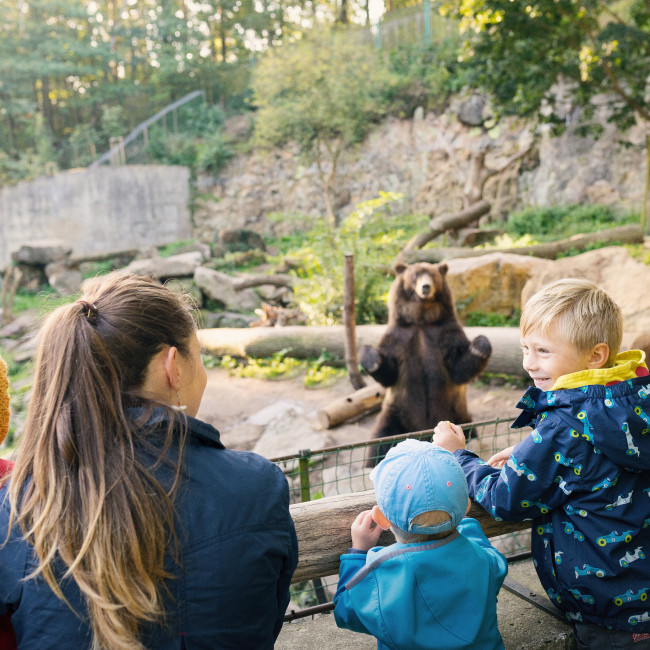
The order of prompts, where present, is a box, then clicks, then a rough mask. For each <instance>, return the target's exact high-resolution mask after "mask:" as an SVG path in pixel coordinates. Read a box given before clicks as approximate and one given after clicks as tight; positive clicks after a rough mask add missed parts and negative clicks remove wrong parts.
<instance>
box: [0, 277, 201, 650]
mask: <svg viewBox="0 0 650 650" xmlns="http://www.w3.org/2000/svg"><path fill="white" fill-rule="evenodd" d="M195 327H196V325H195V322H194V319H193V317H192V314H191V310H190V306H189V304H188V303H187V302H186V301H185V300H184V299H183V297H182V296H180V295H179V294H176V293H174V292H173V291H171V290H170V289H168V288H166V287H164V286H162V285H160V284H158V283H156V282H154V281H152V280H150V279H148V278H142V277H137V276H128V275H113V276H107V277H106V278H100V279H96V280H94V281H92V282H91V283H90V284H89V285H88V287H87V288H86V289H84V291H83V295H82V296H81V298H80V299H79V300H78V301H77V302H74V303H71V304H68V305H64V306H62V307H59V308H58V309H57V310H55V311H54V312H52V313H51V314H50V315H49V316H48V317H47V319H46V320H45V322H44V324H43V326H42V328H41V330H40V333H39V343H38V349H37V354H36V361H35V368H34V384H33V392H32V397H31V400H30V405H29V409H28V412H27V418H26V421H25V426H24V431H23V434H22V436H21V440H20V447H19V450H18V453H17V458H16V465H15V468H14V470H13V473H12V477H11V482H10V487H9V498H10V501H11V522H12V524H13V523H15V522H17V523H18V525H20V527H21V529H22V531H23V533H24V535H25V537H26V538H27V539H28V540H29V542H30V543H31V544H33V546H34V550H35V552H36V555H37V556H38V561H39V565H38V568H37V569H36V570H35V571H34V573H33V574H32V575H31V576H28V577H27V579H29V578H31V577H33V576H34V575H38V574H42V575H43V577H44V579H45V580H46V581H47V583H48V584H49V586H50V587H51V588H52V590H53V591H54V592H55V593H56V594H57V596H58V597H60V598H62V599H64V596H63V593H62V591H61V589H60V586H59V584H58V581H59V580H60V579H61V577H62V576H61V575H57V572H56V571H55V568H54V567H55V561H56V560H57V558H60V559H61V560H62V561H63V563H64V564H65V567H66V571H65V576H70V577H72V578H73V579H74V581H75V582H76V584H77V585H78V587H79V589H80V590H81V592H82V593H83V595H84V597H85V599H86V602H87V605H88V616H89V621H90V625H91V628H92V632H93V648H95V649H99V648H104V649H109V648H110V649H111V650H113V649H118V648H119V649H121V648H124V649H125V650H126V649H127V648H128V649H129V650H132V649H133V648H141V647H142V645H141V643H140V641H139V629H140V626H141V624H142V623H144V622H158V623H160V622H162V621H163V619H164V615H165V612H164V606H163V596H164V592H165V586H164V585H165V580H166V579H167V578H169V577H170V575H169V573H168V571H166V569H165V567H164V558H165V552H166V550H168V548H169V543H170V540H171V539H174V505H173V499H174V492H175V487H176V485H177V482H178V478H179V476H180V474H179V472H180V469H179V468H180V462H178V463H176V466H175V468H174V469H173V470H172V472H171V473H172V476H173V480H171V481H169V483H171V484H167V482H166V484H165V485H163V484H162V483H161V482H160V480H158V479H157V478H156V477H155V476H154V471H153V470H154V469H155V468H156V466H157V465H158V463H159V462H160V461H162V460H164V459H165V456H166V454H167V452H168V451H169V449H170V448H171V446H172V442H173V437H174V435H175V434H174V430H178V428H177V427H175V423H176V422H179V421H182V420H183V418H182V417H181V416H179V415H178V414H177V413H176V412H175V411H174V410H173V409H171V408H168V407H165V406H164V405H160V404H152V403H151V401H149V400H147V399H146V398H145V397H143V396H142V395H141V394H140V392H139V391H140V388H141V387H142V385H143V382H144V380H145V376H146V372H147V369H148V366H149V363H150V361H151V360H152V358H153V357H154V355H155V354H157V353H158V352H159V351H160V350H162V349H164V348H165V346H174V347H176V348H178V350H179V353H180V354H182V355H184V356H186V355H188V354H189V350H188V345H189V342H190V339H191V336H192V333H193V332H194V330H195ZM156 406H163V408H166V409H167V411H168V418H167V419H166V423H167V425H166V427H163V428H164V432H163V434H162V438H161V434H160V429H158V431H159V433H158V441H157V443H156V444H154V443H153V441H152V436H153V435H154V432H153V429H152V426H145V422H146V421H147V419H151V414H152V413H153V408H154V407H156ZM132 407H144V408H141V409H139V410H138V411H137V412H138V413H139V414H140V417H138V418H135V419H134V417H133V411H129V409H130V408H132ZM180 428H181V431H182V432H184V427H180ZM183 436H184V433H182V434H181V441H180V446H181V449H182V437H183ZM143 449H145V450H148V451H149V452H151V451H152V450H154V449H155V450H156V453H155V455H153V456H151V455H147V454H143V453H140V452H141V451H142V450H143ZM147 459H148V460H147Z"/></svg>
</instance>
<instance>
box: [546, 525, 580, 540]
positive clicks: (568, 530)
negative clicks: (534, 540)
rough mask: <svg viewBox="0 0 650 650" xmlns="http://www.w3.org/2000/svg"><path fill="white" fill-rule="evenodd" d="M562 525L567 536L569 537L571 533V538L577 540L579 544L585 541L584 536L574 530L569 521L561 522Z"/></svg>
mask: <svg viewBox="0 0 650 650" xmlns="http://www.w3.org/2000/svg"><path fill="white" fill-rule="evenodd" d="M562 523H563V524H564V532H565V533H566V534H567V535H571V533H573V537H574V538H575V539H577V540H578V541H579V542H584V541H585V536H584V535H583V534H582V533H581V532H580V531H579V530H576V529H575V528H574V527H573V524H572V523H571V522H570V521H563V522H562ZM540 535H541V533H540Z"/></svg>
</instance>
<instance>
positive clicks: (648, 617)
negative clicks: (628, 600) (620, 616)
mask: <svg viewBox="0 0 650 650" xmlns="http://www.w3.org/2000/svg"><path fill="white" fill-rule="evenodd" d="M627 620H628V621H629V623H630V625H636V624H637V623H645V622H647V621H650V614H649V613H648V612H643V614H635V615H634V616H630V618H628V619H627Z"/></svg>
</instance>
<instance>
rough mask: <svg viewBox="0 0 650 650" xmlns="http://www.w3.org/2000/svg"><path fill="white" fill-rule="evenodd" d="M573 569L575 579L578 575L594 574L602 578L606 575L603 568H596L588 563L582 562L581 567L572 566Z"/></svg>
mask: <svg viewBox="0 0 650 650" xmlns="http://www.w3.org/2000/svg"><path fill="white" fill-rule="evenodd" d="M574 570H575V572H576V580H577V579H578V576H596V577H598V578H604V577H605V576H606V575H607V573H605V570H604V569H597V568H596V567H593V566H590V565H589V564H583V565H582V569H579V568H578V567H574Z"/></svg>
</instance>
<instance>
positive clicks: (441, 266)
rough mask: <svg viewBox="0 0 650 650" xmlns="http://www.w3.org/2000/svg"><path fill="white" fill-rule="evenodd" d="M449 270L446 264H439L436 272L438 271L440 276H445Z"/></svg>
mask: <svg viewBox="0 0 650 650" xmlns="http://www.w3.org/2000/svg"><path fill="white" fill-rule="evenodd" d="M448 270H449V267H448V266H447V264H446V263H445V264H439V265H438V271H440V275H447V271H448Z"/></svg>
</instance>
